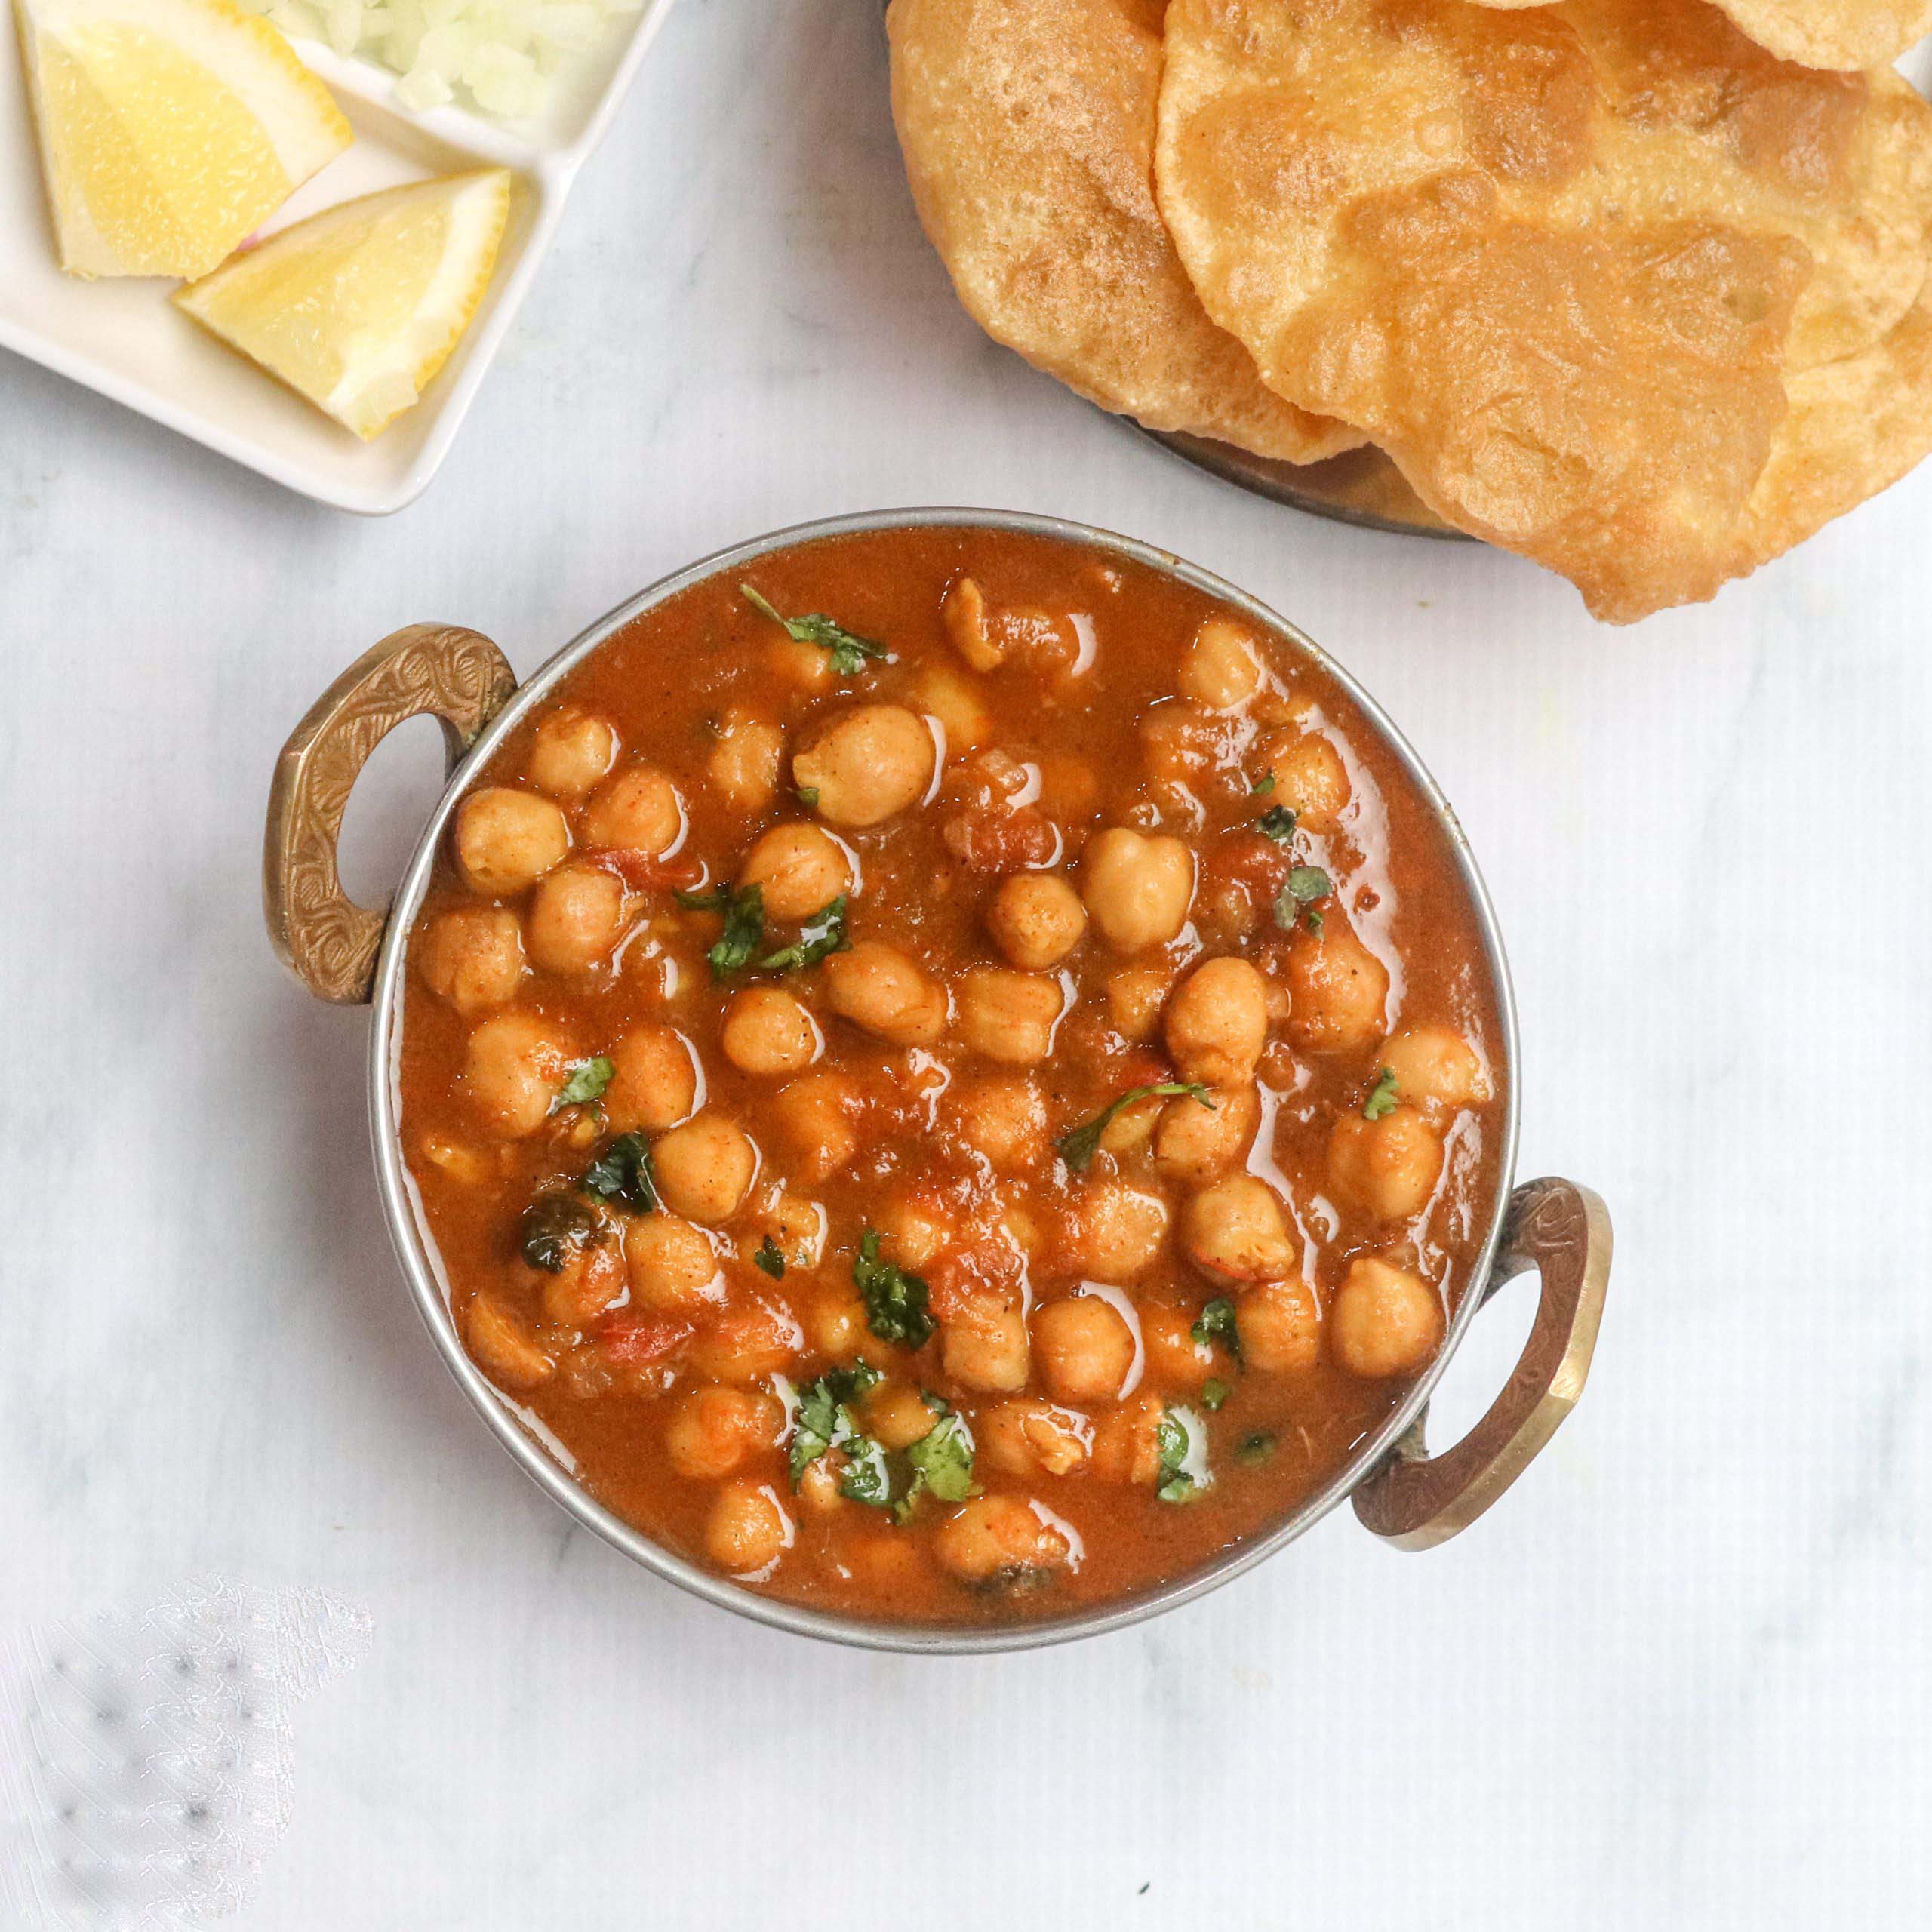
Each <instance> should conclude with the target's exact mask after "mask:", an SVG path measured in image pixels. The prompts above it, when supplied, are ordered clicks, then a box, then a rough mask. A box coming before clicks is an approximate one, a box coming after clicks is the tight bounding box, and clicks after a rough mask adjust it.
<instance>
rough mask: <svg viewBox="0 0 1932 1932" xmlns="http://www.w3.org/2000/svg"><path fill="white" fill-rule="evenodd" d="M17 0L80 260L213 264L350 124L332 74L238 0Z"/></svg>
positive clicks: (52, 182)
mask: <svg viewBox="0 0 1932 1932" xmlns="http://www.w3.org/2000/svg"><path fill="white" fill-rule="evenodd" d="M14 11H15V17H16V23H17V26H19V29H20V53H21V58H22V60H23V64H24V66H25V67H26V75H27V86H28V90H29V94H31V96H32V100H33V111H34V124H35V127H36V128H37V129H38V131H39V135H40V154H41V167H42V171H43V172H44V174H45V176H46V180H47V198H48V202H49V204H50V205H51V208H52V209H53V214H54V237H55V240H56V242H57V244H58V245H59V249H60V266H62V267H63V269H66V271H67V272H68V273H69V274H70V275H88V276H93V275H205V274H206V273H207V272H208V270H209V269H211V268H213V267H214V265H215V264H216V263H217V262H219V261H221V260H223V259H224V258H225V257H227V256H228V255H229V254H232V253H233V252H234V250H235V245H236V244H237V243H238V242H241V241H242V240H243V239H244V238H245V237H246V236H247V235H248V234H250V233H251V232H252V231H253V230H254V229H256V228H257V227H258V226H260V224H261V223H263V221H265V220H267V218H268V217H269V216H270V215H271V214H273V213H274V212H275V210H276V209H277V208H280V207H281V205H282V203H283V202H285V201H287V200H288V198H289V196H290V195H291V194H293V193H294V192H295V190H296V189H297V188H298V187H300V186H301V185H302V183H303V182H304V181H306V180H308V178H309V176H310V175H312V174H314V173H315V171H316V169H318V168H320V167H321V166H322V165H323V164H324V163H325V162H329V161H332V160H333V159H334V158H335V157H336V155H338V154H340V152H342V150H343V149H344V148H346V146H348V145H349V141H350V139H351V138H352V137H351V135H350V132H349V123H348V122H346V121H345V120H344V119H343V118H342V115H341V113H340V110H338V109H337V106H336V104H335V102H334V100H333V99H332V98H331V96H330V94H329V91H328V88H325V87H324V86H323V85H322V84H321V82H320V81H318V80H317V79H316V78H315V75H312V73H310V72H309V70H308V69H307V68H306V67H305V66H303V64H302V63H301V62H300V60H297V58H296V57H295V55H294V52H293V51H292V50H291V48H290V47H289V45H288V42H286V41H285V40H284V39H283V38H281V35H279V34H278V33H277V32H275V29H273V28H272V27H271V26H269V24H268V23H266V21H264V20H257V19H256V18H255V17H254V16H253V15H252V14H245V13H244V12H243V11H242V9H241V8H239V7H238V6H236V5H235V4H234V0H14Z"/></svg>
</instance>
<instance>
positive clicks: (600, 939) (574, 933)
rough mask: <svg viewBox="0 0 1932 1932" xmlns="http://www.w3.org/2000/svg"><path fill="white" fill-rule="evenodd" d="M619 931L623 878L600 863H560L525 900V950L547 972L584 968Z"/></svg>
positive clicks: (594, 964) (591, 966)
mask: <svg viewBox="0 0 1932 1932" xmlns="http://www.w3.org/2000/svg"><path fill="white" fill-rule="evenodd" d="M623 935H624V882H623V880H622V879H620V878H617V875H615V874H614V873H611V872H606V871H605V869H604V868H603V867H602V866H591V865H585V864H583V863H573V864H571V865H567V866H558V868H557V869H556V870H555V872H552V873H551V874H550V875H549V878H546V879H543V880H541V881H539V883H538V884H537V890H536V891H535V892H534V894H532V895H531V901H530V956H531V959H532V960H533V961H535V963H536V964H537V965H539V966H540V967H542V968H543V970H544V971H546V973H556V974H583V973H588V972H591V971H595V968H598V967H599V966H601V965H602V964H605V961H607V960H608V959H609V958H610V957H611V953H612V952H614V950H615V949H616V947H617V942H618V940H620V939H621V938H623Z"/></svg>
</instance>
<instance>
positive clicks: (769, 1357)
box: [688, 1301, 805, 1386]
mask: <svg viewBox="0 0 1932 1932" xmlns="http://www.w3.org/2000/svg"><path fill="white" fill-rule="evenodd" d="M804 1339H805V1338H804V1334H802V1333H801V1331H800V1329H799V1327H798V1323H797V1322H796V1321H795V1320H794V1319H793V1318H792V1316H791V1315H790V1314H789V1312H787V1311H786V1309H782V1308H777V1307H774V1306H772V1305H771V1303H768V1302H764V1301H752V1302H749V1303H746V1304H745V1305H744V1306H742V1307H738V1308H728V1309H724V1311H723V1312H721V1314H719V1315H716V1316H715V1317H714V1318H712V1322H711V1324H710V1326H709V1327H708V1328H706V1329H705V1330H703V1331H701V1332H700V1334H699V1335H698V1336H697V1338H696V1339H695V1340H694V1341H693V1343H691V1352H690V1354H689V1356H688V1360H689V1361H690V1363H691V1369H692V1371H693V1373H694V1374H698V1375H705V1376H709V1377H710V1378H711V1379H712V1380H713V1381H715V1382H730V1383H737V1384H738V1385H739V1386H745V1385H746V1384H749V1383H754V1382H757V1381H760V1380H762V1379H763V1378H764V1377H766V1376H768V1375H782V1374H784V1372H785V1371H786V1370H787V1369H789V1368H790V1367H792V1364H793V1363H794V1362H795V1361H797V1359H798V1352H799V1351H800V1349H801V1348H802V1347H803V1346H804Z"/></svg>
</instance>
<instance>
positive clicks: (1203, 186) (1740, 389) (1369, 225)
mask: <svg viewBox="0 0 1932 1932" xmlns="http://www.w3.org/2000/svg"><path fill="white" fill-rule="evenodd" d="M1167 48H1168V62H1167V73H1166V79H1165V82H1164V87H1163V91H1162V97H1161V126H1160V138H1159V143H1158V152H1157V171H1158V182H1159V189H1160V195H1161V207H1162V210H1163V212H1164V214H1165V215H1166V217H1167V219H1168V225H1169V227H1170V229H1171V231H1172V232H1173V234H1174V238H1175V241H1176V242H1177V245H1178V247H1179V249H1180V254H1181V257H1182V259H1183V261H1184V262H1185V263H1186V265H1187V266H1188V269H1189V272H1190V273H1191V274H1192V276H1193V278H1194V280H1195V285H1196V287H1197V288H1198V289H1199V290H1200V291H1201V295H1202V297H1203V300H1204V302H1205V303H1206V306H1207V309H1208V312H1209V313H1210V314H1211V315H1213V316H1214V318H1215V319H1216V320H1217V321H1219V322H1220V323H1221V324H1222V325H1223V326H1224V327H1226V328H1229V329H1230V330H1232V331H1233V332H1234V333H1235V334H1238V335H1239V336H1240V337H1241V339H1242V340H1243V341H1244V342H1245V343H1247V346H1248V348H1249V349H1251V351H1252V352H1253V353H1254V356H1255V358H1256V360H1257V362H1258V363H1259V364H1260V368H1261V370H1262V372H1263V375H1264V376H1265V377H1266V378H1267V380H1269V383H1270V384H1271V385H1272V386H1274V387H1275V388H1276V389H1279V390H1280V391H1281V393H1282V394H1283V395H1287V397H1289V398H1291V400H1293V401H1296V402H1297V403H1299V404H1300V405H1302V406H1303V407H1304V408H1311V409H1319V410H1322V411H1328V412H1331V413H1333V414H1336V415H1338V416H1341V417H1344V418H1345V419H1346V420H1349V421H1351V422H1353V423H1356V424H1358V426H1360V427H1361V429H1364V431H1365V432H1367V434H1368V435H1369V436H1370V437H1371V438H1372V439H1373V440H1374V441H1376V442H1377V443H1378V444H1380V445H1383V447H1384V448H1386V449H1387V450H1388V451H1389V454H1390V455H1391V456H1392V457H1393V458H1394V459H1395V461H1396V463H1398V466H1400V467H1401V469H1402V471H1403V472H1404V475H1407V478H1408V479H1409V481H1411V483H1412V484H1413V485H1414V486H1415V488H1416V490H1417V493H1418V494H1420V496H1421V497H1423V500H1425V501H1426V502H1427V503H1429V504H1430V505H1431V506H1432V507H1433V508H1434V509H1436V510H1438V512H1440V513H1441V514H1442V515H1444V516H1446V517H1447V518H1449V519H1450V520H1451V521H1453V522H1455V523H1457V524H1459V525H1461V526H1462V527H1463V528H1465V529H1467V530H1470V531H1474V532H1475V534H1478V535H1479V536H1481V537H1485V538H1487V539H1488V540H1490V541H1491V542H1493V543H1498V544H1500V545H1502V546H1504V547H1505V548H1507V549H1512V550H1515V551H1518V552H1520V553H1521V554H1522V555H1525V556H1527V557H1530V558H1534V559H1535V560H1536V561H1538V562H1540V563H1543V564H1545V565H1548V566H1549V568H1552V569H1554V570H1557V571H1561V573H1562V574H1564V575H1565V576H1567V577H1570V578H1571V579H1572V580H1574V582H1575V583H1577V586H1578V587H1579V588H1580V589H1581V590H1582V592H1583V595H1584V598H1585V600H1586V602H1587V603H1588V604H1589V607H1590V608H1591V609H1592V611H1594V612H1595V614H1597V615H1598V616H1599V617H1604V618H1607V619H1608V620H1611V621H1614V622H1627V621H1629V620H1632V619H1635V618H1638V617H1644V616H1646V615H1647V614H1650V613H1651V612H1652V611H1657V610H1659V609H1662V608H1665V607H1666V606H1668V605H1675V604H1682V603H1687V602H1692V601H1698V600H1700V599H1702V598H1708V597H1710V596H1712V595H1714V594H1715V592H1716V591H1717V590H1718V588H1719V586H1721V585H1722V584H1723V583H1724V582H1725V581H1726V580H1727V579H1729V578H1731V577H1737V576H1740V575H1742V574H1744V573H1746V572H1747V571H1750V570H1752V568H1755V566H1756V565H1758V564H1760V563H1761V562H1763V561H1765V560H1766V559H1767V558H1770V557H1771V556H1774V555H1777V554H1778V552H1780V551H1781V550H1783V549H1786V548H1788V547H1789V546H1790V545H1791V544H1792V543H1795V542H1798V540H1801V538H1802V537H1805V536H1807V535H1809V534H1810V533H1811V532H1812V531H1814V530H1815V529H1817V528H1818V527H1819V525H1820V523H1822V522H1823V521H1826V519H1827V518H1829V517H1831V516H1832V515H1837V514H1838V513H1840V512H1841V511H1843V510H1844V509H1849V508H1850V507H1851V506H1852V505H1854V504H1855V503H1858V502H1860V501H1862V500H1863V499H1864V498H1865V497H1867V496H1869V495H1870V494H1872V493H1873V492H1874V491H1876V490H1878V489H1881V488H1884V486H1885V485H1887V483H1890V482H1891V481H1894V480H1895V478H1897V476H1899V475H1901V474H1903V472H1904V471H1905V470H1906V469H1909V468H1910V467H1911V466H1912V464H1913V463H1915V462H1916V461H1917V460H1918V459H1919V457H1921V456H1922V455H1923V454H1924V453H1925V451H1926V450H1927V448H1928V447H1932V339H1928V331H1927V326H1926V324H1925V321H1924V316H1923V315H1922V313H1921V308H1920V303H1921V297H1922V295H1923V294H1924V285H1925V279H1926V272H1927V214H1928V211H1932V111H1928V110H1927V108H1926V106H1925V105H1924V103H1922V102H1921V100H1919V99H1918V96H1917V95H1916V94H1914V93H1913V92H1912V90H1911V89H1910V88H1908V87H1906V85H1905V84H1904V83H1903V82H1901V81H1900V80H1898V79H1897V78H1896V77H1895V76H1894V75H1890V74H1889V73H1885V72H1878V73H1873V74H1869V75H1866V74H1850V75H1841V74H1826V73H1820V72H1814V71H1813V70H1811V69H1806V68H1802V67H1798V66H1792V65H1790V64H1789V63H1785V62H1782V61H1780V60H1776V59H1775V58H1774V57H1772V56H1771V55H1770V54H1767V53H1765V52H1764V51H1763V50H1762V49H1761V48H1758V47H1757V46H1755V45H1754V44H1753V43H1752V42H1749V41H1748V40H1746V38H1744V37H1743V35H1741V34H1740V33H1739V32H1737V29H1735V28H1734V27H1733V26H1731V24H1730V22H1729V21H1728V20H1726V19H1725V18H1724V16H1723V15H1721V14H1719V13H1718V11H1716V10H1715V8H1712V7H1709V6H1706V5H1703V4H1702V0H1571V4H1567V5H1552V6H1548V7H1540V8H1531V9H1527V10H1524V11H1500V10H1497V9H1490V8H1472V7H1468V6H1463V5H1458V4H1455V0H1318V4H1315V5H1306V6H1297V7H1293V8H1291V7H1290V6H1288V5H1284V4H1278V3H1271V0H1174V5H1172V6H1171V8H1170V9H1169V11H1168V20H1167Z"/></svg>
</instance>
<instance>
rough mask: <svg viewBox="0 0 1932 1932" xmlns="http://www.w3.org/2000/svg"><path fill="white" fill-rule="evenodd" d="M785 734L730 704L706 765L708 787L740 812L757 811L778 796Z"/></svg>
mask: <svg viewBox="0 0 1932 1932" xmlns="http://www.w3.org/2000/svg"><path fill="white" fill-rule="evenodd" d="M784 757H785V734H784V733H783V731H780V729H779V728H778V727H777V725H776V724H772V723H771V722H770V721H769V720H768V719H765V718H755V717H753V716H752V714H751V713H750V712H748V711H746V710H744V709H743V708H742V707H740V706H736V705H734V706H732V708H731V709H730V710H729V711H728V712H726V713H725V714H724V718H722V720H721V721H720V723H719V725H718V742H717V743H716V744H715V745H714V746H712V752H711V761H710V764H709V767H708V771H709V776H710V779H711V785H712V789H713V790H714V791H715V792H718V794H719V795H720V796H721V797H722V798H724V801H725V802H726V803H727V804H731V805H735V806H736V807H737V809H738V810H739V811H741V812H761V811H764V809H765V808H766V807H767V806H768V805H769V804H771V801H772V800H773V799H774V798H777V795H778V768H779V766H780V764H782V763H783V760H784Z"/></svg>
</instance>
